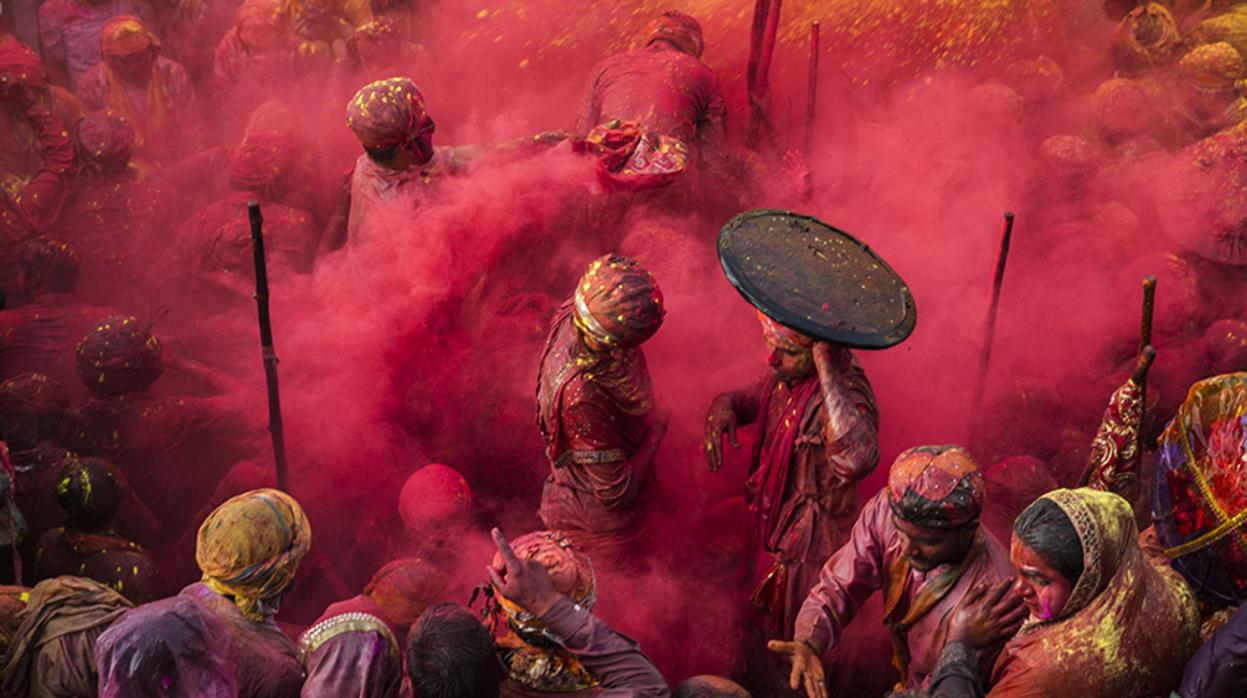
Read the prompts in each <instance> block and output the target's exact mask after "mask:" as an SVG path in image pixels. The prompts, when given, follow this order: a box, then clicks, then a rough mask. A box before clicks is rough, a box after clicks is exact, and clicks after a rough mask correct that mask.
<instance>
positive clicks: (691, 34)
mask: <svg viewBox="0 0 1247 698" xmlns="http://www.w3.org/2000/svg"><path fill="white" fill-rule="evenodd" d="M655 41H670V42H671V43H672V44H674V45H675V47H676V48H678V49H680V50H681V51H683V52H684V53H687V54H688V55H690V56H692V57H693V58H701V54H702V51H704V50H705V43H704V42H703V41H702V38H701V25H700V24H698V23H697V20H695V19H693V18H692V17H690V16H689V15H686V14H684V13H683V12H678V11H676V10H667V11H666V12H664V13H662V14H660V15H658V17H657V18H655V19H654V21H653V22H650V24H649V26H648V27H646V28H645V45H646V46H649V45H650V44H652V43H654V42H655Z"/></svg>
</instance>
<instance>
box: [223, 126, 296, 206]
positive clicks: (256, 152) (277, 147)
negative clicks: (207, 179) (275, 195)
mask: <svg viewBox="0 0 1247 698" xmlns="http://www.w3.org/2000/svg"><path fill="white" fill-rule="evenodd" d="M297 155H298V146H297V145H296V144H295V141H294V139H293V138H291V137H290V136H289V135H288V134H285V133H281V132H278V131H253V132H251V133H248V134H247V136H246V138H243V140H242V142H241V143H239V144H238V147H237V148H235V149H234V157H233V161H232V162H231V163H230V168H229V183H230V186H232V187H233V188H235V189H237V190H239V191H255V192H265V191H266V190H267V188H268V187H269V186H270V185H272V184H273V183H274V182H277V181H279V180H280V179H282V178H283V177H285V176H286V175H288V174H290V172H291V170H293V169H294V163H295V159H296V157H297Z"/></svg>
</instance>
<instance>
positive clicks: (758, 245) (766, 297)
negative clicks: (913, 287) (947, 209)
mask: <svg viewBox="0 0 1247 698" xmlns="http://www.w3.org/2000/svg"><path fill="white" fill-rule="evenodd" d="M718 247H719V262H720V264H722V265H723V273H724V274H726V275H727V279H728V281H730V282H731V284H732V285H733V286H735V287H736V290H738V291H740V294H741V295H742V296H744V297H745V300H747V301H749V302H750V303H751V304H753V306H754V307H756V308H757V309H758V310H761V311H762V312H763V313H765V314H766V315H767V316H769V317H770V318H771V319H773V320H775V321H776V322H779V323H781V324H783V325H786V326H788V327H790V328H792V329H794V330H797V331H798V332H801V333H803V334H806V335H809V336H811V337H814V338H817V339H821V340H824V341H827V342H834V343H836V344H843V345H845V346H849V347H856V348H859V349H884V348H887V347H890V346H894V345H896V344H900V343H901V342H903V341H904V340H905V338H907V337H908V336H909V335H910V333H912V332H913V331H914V325H915V323H916V322H917V320H918V315H917V308H916V307H915V305H914V297H913V295H912V294H911V293H910V291H909V286H908V285H906V283H905V281H904V280H903V279H901V277H899V276H897V274H896V272H895V271H892V268H891V267H889V266H888V263H887V262H885V261H883V259H882V258H880V257H879V255H877V254H875V253H874V251H872V250H871V249H870V248H869V247H867V246H866V245H865V244H863V243H862V242H861V241H859V240H857V239H856V238H854V237H853V236H852V235H849V234H848V233H846V232H844V231H842V230H837V229H836V228H833V227H831V226H829V225H827V224H826V223H823V222H822V221H820V220H818V219H817V218H813V217H810V216H803V215H800V214H797V213H791V212H788V211H772V210H765V209H763V210H756V211H746V212H745V213H742V214H740V215H738V216H736V217H735V218H733V219H732V220H730V221H728V223H727V225H725V226H723V229H722V230H720V231H719V243H718Z"/></svg>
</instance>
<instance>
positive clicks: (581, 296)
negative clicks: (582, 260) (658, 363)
mask: <svg viewBox="0 0 1247 698" xmlns="http://www.w3.org/2000/svg"><path fill="white" fill-rule="evenodd" d="M574 302H575V308H574V310H575V312H574V313H573V317H574V319H575V322H576V326H577V327H579V328H580V330H581V331H582V332H584V333H586V334H588V335H590V336H592V337H593V338H594V339H596V340H598V341H599V342H601V343H603V344H606V345H609V346H621V347H636V346H640V345H641V344H642V343H644V342H645V340H647V339H649V338H650V337H652V336H654V333H655V332H657V331H658V328H659V327H661V326H662V318H663V315H664V314H666V309H665V308H664V307H663V300H662V290H661V289H659V288H658V282H657V281H655V280H654V275H653V274H650V273H649V271H648V270H647V269H645V267H642V266H641V265H640V264H638V263H637V262H636V261H635V260H631V259H628V258H627V257H621V256H619V255H614V254H608V255H603V256H601V257H599V258H597V259H595V260H593V263H592V264H590V265H589V269H588V270H587V271H586V272H585V273H584V276H582V277H581V278H580V282H579V283H578V284H576V295H575V298H574Z"/></svg>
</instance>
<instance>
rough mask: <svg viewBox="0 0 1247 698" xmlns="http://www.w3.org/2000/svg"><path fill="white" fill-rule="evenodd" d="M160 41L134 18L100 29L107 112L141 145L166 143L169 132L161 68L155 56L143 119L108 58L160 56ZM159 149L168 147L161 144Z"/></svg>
mask: <svg viewBox="0 0 1247 698" xmlns="http://www.w3.org/2000/svg"><path fill="white" fill-rule="evenodd" d="M159 50H160V40H159V39H158V38H156V35H155V34H153V33H152V32H151V31H149V30H148V29H147V27H146V26H145V25H144V24H143V21H142V20H140V19H139V18H138V17H135V16H133V15H120V16H118V17H114V18H112V19H111V20H109V21H108V22H106V23H105V24H104V26H103V28H102V29H100V52H101V54H103V56H104V58H105V60H104V83H105V100H106V101H107V108H108V110H109V111H110V112H112V113H113V114H114V115H116V116H118V117H120V118H121V120H123V121H125V122H126V123H127V124H129V125H130V127H131V128H133V129H134V132H135V135H136V136H137V139H136V140H137V143H138V145H143V144H148V145H151V141H153V140H155V141H160V140H161V139H163V138H164V137H165V136H166V135H167V133H168V128H169V96H168V95H167V94H166V93H165V86H164V81H163V80H162V79H161V76H160V68H159V66H158V65H157V63H156V59H155V57H154V56H153V58H152V66H151V75H150V77H149V78H148V80H147V97H146V104H145V105H144V106H145V107H146V112H145V114H146V116H144V117H143V118H139V114H138V109H137V108H136V107H135V105H134V103H133V102H132V101H131V100H130V93H129V92H127V91H126V87H125V85H124V84H123V83H122V82H121V78H120V77H118V76H117V74H116V73H115V72H114V71H113V69H112V68H111V67H110V66H109V65H108V60H107V58H108V56H123V55H126V54H130V53H137V52H139V51H153V52H159ZM156 145H157V146H158V147H164V146H165V145H166V144H164V143H159V142H158V143H157V144H156Z"/></svg>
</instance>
